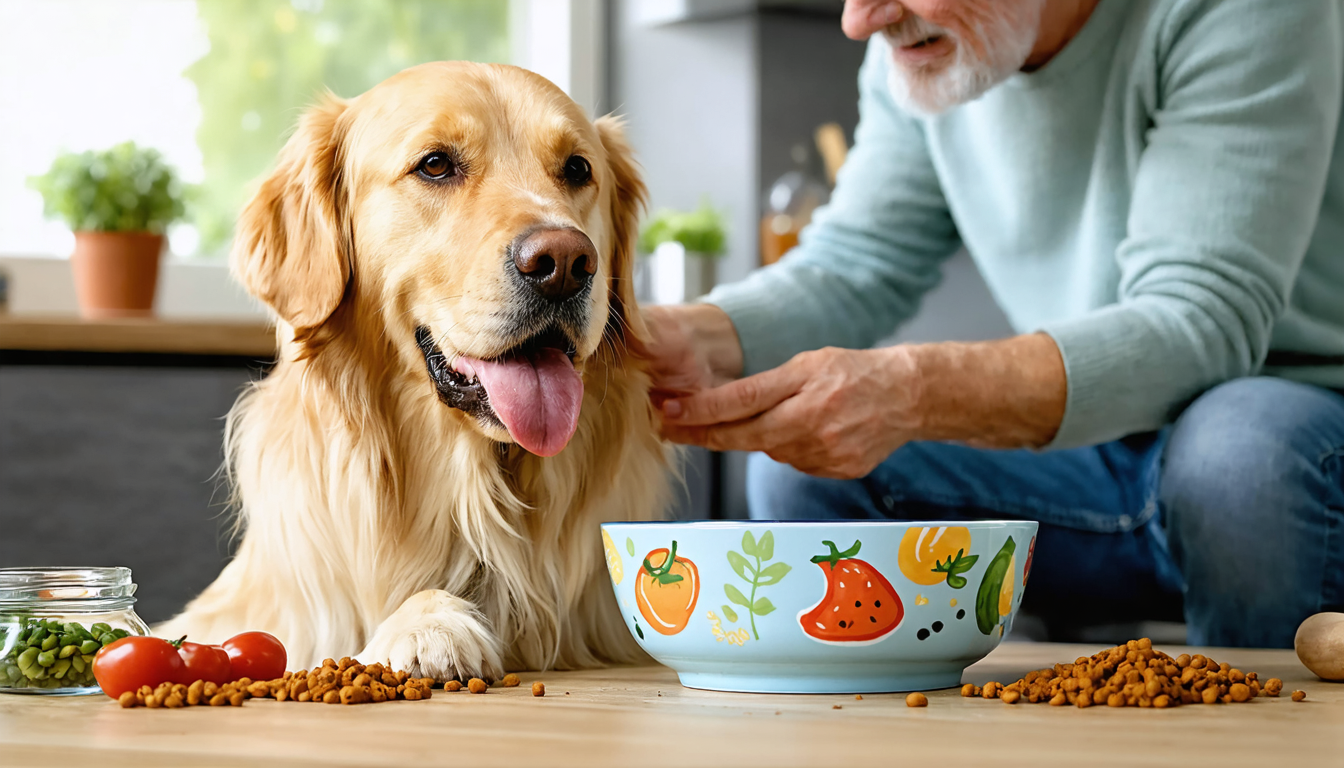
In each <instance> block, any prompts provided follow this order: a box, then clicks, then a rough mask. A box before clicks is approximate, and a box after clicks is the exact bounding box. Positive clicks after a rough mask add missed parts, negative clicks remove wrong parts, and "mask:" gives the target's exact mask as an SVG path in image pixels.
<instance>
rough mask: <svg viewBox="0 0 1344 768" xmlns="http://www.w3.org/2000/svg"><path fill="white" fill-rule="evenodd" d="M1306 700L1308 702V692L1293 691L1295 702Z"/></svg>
mask: <svg viewBox="0 0 1344 768" xmlns="http://www.w3.org/2000/svg"><path fill="white" fill-rule="evenodd" d="M1306 700H1307V692H1306V691H1293V701H1306Z"/></svg>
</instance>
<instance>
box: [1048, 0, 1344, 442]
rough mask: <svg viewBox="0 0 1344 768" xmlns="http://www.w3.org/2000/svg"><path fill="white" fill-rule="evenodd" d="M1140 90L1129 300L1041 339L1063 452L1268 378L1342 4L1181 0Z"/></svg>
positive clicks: (1311, 186) (1319, 186) (1298, 245)
mask: <svg viewBox="0 0 1344 768" xmlns="http://www.w3.org/2000/svg"><path fill="white" fill-rule="evenodd" d="M1173 7H1174V9H1175V10H1173V11H1171V12H1170V13H1169V14H1168V15H1167V18H1166V19H1165V20H1164V21H1163V26H1162V28H1161V29H1160V30H1159V31H1158V33H1157V35H1156V40H1157V46H1156V47H1157V50H1156V57H1155V59H1154V60H1153V64H1152V65H1151V66H1153V67H1154V69H1153V72H1152V75H1151V77H1150V78H1149V82H1151V83H1152V87H1151V92H1150V93H1148V94H1145V95H1144V97H1143V98H1144V100H1145V101H1147V102H1149V103H1148V104H1146V105H1145V107H1146V109H1147V110H1148V111H1149V114H1150V115H1151V127H1150V128H1149V130H1148V132H1147V135H1146V145H1145V146H1144V147H1143V148H1142V151H1141V152H1140V153H1138V161H1137V162H1138V166H1137V168H1136V173H1135V177H1134V186H1133V193H1132V199H1131V204H1130V211H1129V219H1128V225H1127V234H1126V238H1125V239H1124V240H1123V241H1122V243H1121V244H1120V246H1119V247H1118V248H1117V251H1116V255H1115V256H1116V260H1117V263H1118V265H1119V267H1120V284H1119V296H1118V302H1117V303H1115V304H1112V305H1110V306H1106V307H1103V308H1101V309H1099V310H1096V311H1094V312H1091V313H1089V314H1087V315H1084V316H1082V317H1080V318H1076V319H1072V320H1068V321H1062V322H1058V323H1053V324H1047V325H1046V326H1045V327H1044V328H1043V329H1042V330H1044V331H1045V332H1046V333H1048V334H1049V335H1050V336H1051V337H1052V338H1053V339H1054V340H1055V342H1056V344H1057V345H1058V346H1059V349H1060V352H1061V353H1062V355H1063V359H1064V366H1065V369H1066V372H1067V375H1068V401H1067V405H1066V409H1065V414H1064V420H1063V423H1062V424H1061V426H1060V429H1059V431H1058V433H1057V434H1056V436H1055V438H1054V440H1053V442H1052V443H1051V445H1050V446H1049V447H1051V448H1066V447H1073V446H1079V445H1090V444H1096V443H1100V442H1104V441H1108V440H1112V439H1116V438H1119V437H1122V436H1124V435H1126V434H1131V433H1134V432H1140V431H1147V430H1153V429H1157V428H1159V427H1161V426H1162V425H1164V424H1167V423H1169V422H1170V420H1171V419H1172V418H1173V417H1174V416H1175V415H1176V413H1178V412H1179V410H1180V409H1181V408H1182V407H1184V405H1186V404H1188V403H1189V402H1190V400H1192V399H1193V398H1194V397H1196V396H1197V395H1199V394H1200V393H1201V392H1203V391H1204V390H1206V389H1208V388H1209V387H1212V386H1214V385H1216V384H1218V383H1220V382H1223V381H1226V380H1229V379H1233V378H1236V377H1240V376H1246V375H1251V374H1254V373H1256V372H1257V371H1258V370H1259V369H1260V367H1261V365H1263V363H1264V360H1265V356H1266V354H1267V353H1268V351H1269V344H1270V334H1271V331H1272V330H1273V327H1274V324H1275V321H1276V320H1277V319H1278V318H1279V317H1280V316H1281V315H1282V313H1283V312H1284V309H1285V307H1286V305H1287V302H1288V298H1289V293H1290V291H1291V289H1292V286H1293V283H1294V280H1295V279H1296V275H1297V271H1298V268H1299V267H1300V265H1301V262H1302V259H1303V257H1304V255H1305V253H1306V250H1307V246H1308V244H1309V241H1310V238H1311V235H1312V231H1313V229H1314V228H1315V224H1316V219H1317V216H1318V213H1319V211H1320V207H1321V202H1322V198H1323V195H1324V190H1325V183H1326V176H1327V172H1328V167H1329V160H1330V157H1331V153H1332V149H1333V146H1334V139H1335V131H1336V129H1337V122H1338V119H1339V113H1340V106H1341V88H1342V85H1341V84H1342V82H1344V76H1342V74H1341V69H1342V66H1344V63H1342V62H1344V40H1342V39H1341V38H1342V37H1344V35H1342V34H1341V8H1340V4H1339V3H1338V2H1332V1H1328V0H1294V1H1293V2H1288V3H1285V2H1279V1H1278V0H1197V1H1192V2H1181V1H1180V0H1177V1H1176V2H1174V3H1173Z"/></svg>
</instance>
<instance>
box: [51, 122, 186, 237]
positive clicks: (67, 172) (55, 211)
mask: <svg viewBox="0 0 1344 768" xmlns="http://www.w3.org/2000/svg"><path fill="white" fill-rule="evenodd" d="M28 185H29V186H30V187H32V188H33V189H36V190H37V191H38V192H40V193H42V201H43V208H44V210H43V212H44V213H45V214H46V216H47V217H48V218H61V219H64V220H65V223H66V224H68V225H70V229H72V230H74V231H76V232H84V231H99V232H153V233H156V234H162V233H163V231H164V230H165V229H167V227H168V225H169V224H172V223H173V222H175V221H177V220H179V219H181V218H182V215H183V213H184V207H183V196H184V191H183V188H182V184H181V182H180V181H178V178H177V174H176V173H175V172H174V171H173V169H172V167H171V166H169V165H168V164H167V163H165V162H164V161H163V156H162V155H160V154H159V152H158V150H155V149H146V148H141V147H138V146H136V145H135V143H134V142H131V141H127V142H124V143H122V144H118V145H116V146H115V147H112V148H111V149H107V150H103V151H101V152H99V151H93V150H90V151H88V152H80V153H75V152H64V153H62V154H60V155H58V156H57V157H56V159H55V160H54V161H53V162H52V164H51V169H50V170H49V171H47V172H46V173H45V174H43V175H41V176H32V177H30V178H29V179H28Z"/></svg>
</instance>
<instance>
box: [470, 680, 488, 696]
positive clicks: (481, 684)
mask: <svg viewBox="0 0 1344 768" xmlns="http://www.w3.org/2000/svg"><path fill="white" fill-rule="evenodd" d="M489 687H490V686H488V685H486V684H485V681H484V680H482V679H481V678H479V677H473V678H471V679H470V680H468V681H467V690H468V691H471V692H472V693H485V689H487V688H489Z"/></svg>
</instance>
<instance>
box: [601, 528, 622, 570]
mask: <svg viewBox="0 0 1344 768" xmlns="http://www.w3.org/2000/svg"><path fill="white" fill-rule="evenodd" d="M602 549H603V550H604V551H606V553H607V571H608V572H609V573H610V574H611V583H612V584H620V583H621V579H623V578H625V567H624V566H622V565H621V553H620V551H619V550H617V549H616V542H614V541H612V540H611V534H610V533H607V530H606V529H605V528H603V529H602Z"/></svg>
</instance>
